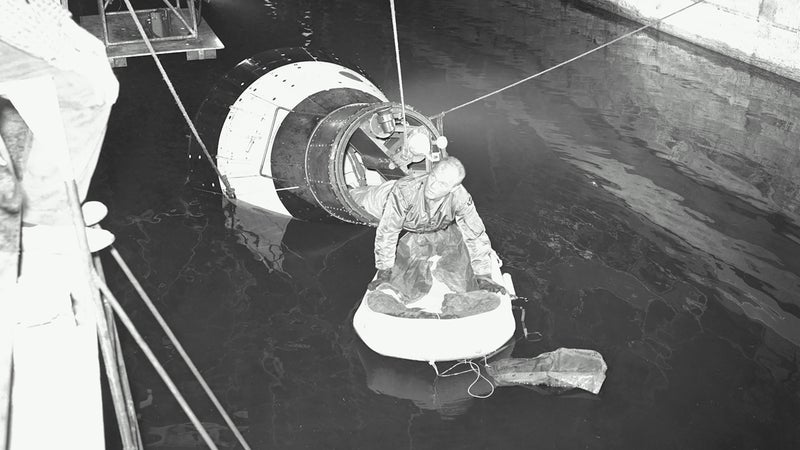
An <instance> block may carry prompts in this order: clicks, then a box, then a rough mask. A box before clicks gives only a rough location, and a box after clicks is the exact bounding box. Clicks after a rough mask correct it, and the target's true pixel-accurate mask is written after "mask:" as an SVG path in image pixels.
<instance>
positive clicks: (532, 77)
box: [126, 0, 706, 119]
mask: <svg viewBox="0 0 800 450" xmlns="http://www.w3.org/2000/svg"><path fill="white" fill-rule="evenodd" d="M126 1H127V0H126ZM705 1H706V0H699V1H696V2H694V3H691V4H689V5H687V6H684V7H683V8H681V9H679V10H677V11H674V12H672V13H670V14H667V15H666V16H664V17H662V18H660V19H658V20H656V21H653V22H651V23H649V24H647V25H642V26H641V27H639V28H637V29H635V30H633V31H630V32H628V33H625V34H623V35H622V36H619V37H618V38H615V39H613V40H611V41H608V42H606V43H605V44H603V45H601V46H599V47H596V48H593V49H591V50H588V51H585V52H583V53H581V54H580V55H578V56H575V57H573V58H570V59H568V60H566V61H563V62H561V63H558V64H556V65H555V66H553V67H550V68H548V69H545V70H543V71H541V72H539V73H536V74H534V75H531V76H529V77H527V78H523V79H522V80H519V81H516V82H514V83H511V84H509V85H508V86H505V87H502V88H500V89H497V90H495V91H492V92H489V93H488V94H485V95H482V96H480V97H478V98H475V99H473V100H470V101H468V102H466V103H462V104H460V105H458V106H454V107H452V108H450V109H448V110H446V111H442V112H440V113H439V114H436V115H434V116H431V117H430V118H431V119H436V118H440V117H444V115H445V114H448V113H451V112H453V111H456V110H458V109H461V108H464V107H466V106H469V105H471V104H473V103H475V102H479V101H481V100H483V99H485V98H488V97H491V96H492V95H495V94H499V93H500V92H503V91H505V90H507V89H511V88H512V87H514V86H517V85H520V84H522V83H524V82H526V81H530V80H532V79H534V78H536V77H539V76H541V75H544V74H546V73H547V72H550V71H552V70H555V69H558V68H559V67H562V66H565V65H567V64H569V63H571V62H573V61H575V60H578V59H580V58H583V57H584V56H586V55H589V54H591V53H594V52H596V51H598V50H600V49H603V48H605V47H608V46H609V45H611V44H613V43H615V42H617V41H620V40H622V39H625V38H626V37H628V36H631V35H633V34H636V33H638V32H640V31H642V30H645V29H647V28H650V27H653V26H655V25H657V24H659V23H661V22H663V21H664V20H667V19H669V18H670V17H672V16H674V15H675V14H678V13H680V12H683V11H685V10H687V9H689V8H691V7H692V6H695V5H697V4H700V3H704V2H705Z"/></svg>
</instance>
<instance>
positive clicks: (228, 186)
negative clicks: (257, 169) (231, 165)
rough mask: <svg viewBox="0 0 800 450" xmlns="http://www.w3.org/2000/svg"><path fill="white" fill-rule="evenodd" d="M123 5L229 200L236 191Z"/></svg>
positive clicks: (144, 36) (150, 46)
mask: <svg viewBox="0 0 800 450" xmlns="http://www.w3.org/2000/svg"><path fill="white" fill-rule="evenodd" d="M124 2H125V6H126V7H127V8H128V12H129V13H130V15H131V17H132V18H133V23H134V24H136V29H137V30H139V34H140V35H141V36H142V41H143V42H144V44H145V45H146V46H147V50H148V51H149V52H150V56H152V57H153V60H154V61H155V63H156V67H158V71H159V72H161V77H162V78H163V79H164V83H166V84H167V88H169V92H170V93H171V94H172V97H173V98H174V99H175V104H177V105H178V109H180V110H181V114H182V115H183V118H184V120H186V124H187V125H188V126H189V129H190V130H191V131H192V134H193V135H194V138H195V140H197V143H198V144H199V145H200V148H201V149H202V150H203V154H205V155H206V159H207V160H208V163H209V164H211V167H212V168H213V169H214V172H216V173H217V176H218V177H219V179H220V180H222V184H224V185H225V189H224V191H223V193H224V194H225V197H227V198H228V199H229V200H233V199H235V198H236V192H235V191H234V189H233V187H232V186H231V184H230V183H229V182H228V178H227V177H226V176H225V175H223V174H222V173H221V172H220V171H219V168H218V167H217V165H216V163H214V158H212V157H211V153H209V151H208V148H207V147H206V144H205V142H203V139H202V138H201V137H200V133H198V132H197V128H195V126H194V123H193V122H192V119H191V118H189V114H188V113H187V112H186V108H185V107H184V106H183V102H181V99H180V97H178V93H177V91H175V86H173V84H172V81H171V80H170V79H169V76H168V75H167V72H166V71H165V70H164V66H162V65H161V60H159V59H158V54H157V53H156V51H155V49H154V48H153V44H151V43H150V39H148V38H147V34H146V33H145V31H144V27H143V26H142V23H141V22H140V21H139V18H138V17H137V16H136V12H135V11H134V9H133V6H132V5H131V2H130V0H124Z"/></svg>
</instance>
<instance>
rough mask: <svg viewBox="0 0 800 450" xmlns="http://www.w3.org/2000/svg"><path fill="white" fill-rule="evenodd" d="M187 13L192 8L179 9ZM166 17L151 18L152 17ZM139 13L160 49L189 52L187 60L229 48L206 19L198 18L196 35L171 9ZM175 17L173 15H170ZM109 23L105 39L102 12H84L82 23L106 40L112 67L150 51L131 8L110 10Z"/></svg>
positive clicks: (149, 36)
mask: <svg viewBox="0 0 800 450" xmlns="http://www.w3.org/2000/svg"><path fill="white" fill-rule="evenodd" d="M179 11H180V12H181V14H182V15H183V16H184V17H188V16H189V13H190V12H189V10H188V9H186V8H182V9H180V10H179ZM159 14H160V17H161V18H163V19H164V20H157V21H155V22H154V21H153V20H151V17H157V15H159ZM136 15H137V17H138V18H139V21H140V22H141V23H142V25H143V28H144V29H145V33H146V34H147V37H148V39H150V41H151V44H152V45H153V49H155V51H156V53H158V54H161V53H186V59H187V60H199V59H214V58H216V56H217V50H219V49H223V48H225V46H224V45H223V44H222V41H220V40H219V38H218V37H217V35H216V34H215V33H214V31H213V30H212V29H211V27H209V26H208V24H207V23H206V22H205V21H202V20H200V21H198V22H199V23H198V25H197V33H196V37H194V36H192V35H193V34H194V33H193V30H191V29H189V28H187V27H186V25H185V23H183V22H181V21H180V20H178V19H176V18H175V15H174V14H172V13H171V12H170V11H168V10H163V9H160V10H159V9H148V10H137V11H136ZM170 17H172V18H170ZM106 21H107V23H108V42H106V41H105V39H104V33H103V23H102V18H101V16H99V15H94V16H82V17H81V18H80V24H81V26H82V27H83V28H85V29H86V30H87V31H89V32H90V33H91V34H92V35H94V36H95V37H96V38H98V39H100V40H101V41H103V42H106V52H107V53H108V59H109V61H110V62H111V66H112V67H125V66H127V65H128V62H127V59H128V58H130V57H135V56H146V55H149V54H150V52H149V51H148V50H147V46H146V45H145V43H144V41H142V39H141V35H140V34H139V31H138V30H137V29H136V24H134V22H133V18H132V17H131V16H130V14H129V13H128V12H127V11H120V12H114V13H106Z"/></svg>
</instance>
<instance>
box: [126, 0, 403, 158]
mask: <svg viewBox="0 0 800 450" xmlns="http://www.w3.org/2000/svg"><path fill="white" fill-rule="evenodd" d="M126 1H127V0H126ZM389 7H390V9H391V11H392V34H393V36H394V55H395V60H396V61H397V83H398V84H399V86H400V118H401V123H402V124H403V127H405V125H406V99H405V94H404V93H403V71H402V69H401V66H400V40H399V38H398V36H397V12H396V11H395V8H394V0H389ZM400 139H401V145H402V146H403V147H405V145H406V134H405V133H401V135H400Z"/></svg>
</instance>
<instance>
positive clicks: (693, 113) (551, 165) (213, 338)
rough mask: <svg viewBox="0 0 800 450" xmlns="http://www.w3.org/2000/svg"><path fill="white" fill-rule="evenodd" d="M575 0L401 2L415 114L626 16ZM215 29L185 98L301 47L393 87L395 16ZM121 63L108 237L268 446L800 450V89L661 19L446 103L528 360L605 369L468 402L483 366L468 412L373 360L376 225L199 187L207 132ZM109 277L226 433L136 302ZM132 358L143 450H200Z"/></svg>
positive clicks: (235, 13) (136, 65)
mask: <svg viewBox="0 0 800 450" xmlns="http://www.w3.org/2000/svg"><path fill="white" fill-rule="evenodd" d="M572 3H573V2H555V1H545V0H535V1H523V0H492V1H488V2H487V1H458V2H455V1H450V2H447V1H444V2H436V3H430V2H423V1H421V0H411V1H405V2H398V19H399V28H400V29H399V32H400V39H401V57H402V58H403V69H404V72H403V78H404V81H405V96H406V100H407V102H408V103H409V104H411V105H413V106H414V107H415V108H417V109H418V110H421V111H423V112H426V113H430V114H434V113H436V112H439V111H441V110H443V109H447V108H449V107H451V106H453V105H456V104H459V103H461V102H463V101H466V100H469V99H472V98H474V97H477V96H478V95H481V94H483V93H485V92H488V91H491V90H493V89H496V88H498V87H501V86H503V85H506V84H508V83H510V82H513V81H516V80H518V79H520V78H522V77H524V76H526V75H528V74H531V73H535V72H538V71H539V70H542V69H544V68H547V67H550V66H552V65H554V64H556V63H558V62H561V61H563V60H565V59H568V58H570V57H572V56H574V55H576V54H579V53H581V52H583V51H585V50H588V49H590V48H592V47H594V46H596V45H598V44H599V43H602V42H607V41H608V40H610V39H613V38H614V37H615V36H618V35H620V34H622V33H624V32H627V31H629V30H631V29H633V27H635V25H633V24H632V23H630V22H627V21H624V20H622V19H618V18H616V17H613V16H610V15H607V14H597V12H596V11H592V10H586V9H580V8H577V7H575V6H573V5H572ZM204 16H205V17H206V20H208V22H209V23H210V24H211V26H212V27H213V28H214V29H215V30H216V31H217V33H218V34H219V35H220V36H221V38H222V39H223V41H224V42H225V43H226V45H227V48H226V50H224V51H223V52H221V53H220V55H219V56H220V59H218V60H216V61H202V62H192V63H186V62H185V61H182V60H181V59H179V58H176V57H170V56H167V57H165V58H164V61H165V65H166V67H167V71H168V72H169V73H170V75H171V76H172V77H173V79H174V81H175V84H176V86H178V90H179V93H180V94H181V96H182V98H183V99H184V101H185V102H186V105H187V109H188V110H189V111H194V110H196V107H197V106H198V105H199V104H200V102H201V101H202V100H203V98H204V96H205V95H206V94H207V93H208V91H209V89H210V88H211V86H212V85H213V83H214V81H215V80H216V79H218V78H219V77H220V76H221V74H223V73H224V72H226V71H227V70H229V69H230V68H231V67H233V66H234V65H235V64H236V63H237V62H238V61H239V60H241V59H242V58H245V57H247V56H249V55H251V54H253V53H257V52H259V51H262V50H264V49H266V48H272V47H283V46H303V45H308V46H318V47H323V48H325V49H327V50H330V51H332V52H333V53H335V54H337V55H338V56H340V57H341V58H343V59H344V60H349V61H353V62H354V63H356V64H358V65H359V66H360V67H362V68H363V69H364V70H365V71H366V72H367V73H368V74H370V76H371V77H372V79H373V80H374V81H375V83H376V84H377V85H378V86H379V87H381V88H382V89H383V90H384V92H386V94H387V96H389V98H393V99H396V98H398V97H399V95H398V90H397V80H396V73H395V71H394V70H395V69H394V55H393V51H392V38H391V34H390V31H391V30H390V27H389V11H388V5H383V4H381V3H380V2H378V3H376V2H355V1H339V2H327V1H323V0H305V1H291V2H290V1H282V0H271V1H266V0H265V1H260V2H256V1H245V2H233V1H232V0H220V1H215V2H212V3H211V4H210V5H205V6H204ZM365 36H366V37H367V38H364V37H365ZM116 73H117V76H118V77H119V79H120V82H121V86H122V90H121V93H120V100H119V102H118V104H117V106H116V107H115V110H114V112H113V113H112V117H111V122H110V124H109V132H108V137H107V139H106V144H105V147H104V151H103V155H102V157H101V161H100V165H99V167H98V171H97V174H96V177H95V180H94V184H93V187H92V191H91V193H90V196H92V198H95V199H99V200H102V201H104V202H106V203H107V204H108V205H109V207H110V210H111V213H110V216H109V220H108V223H107V224H106V226H107V227H108V228H109V229H111V230H112V231H113V232H115V234H116V236H117V243H116V246H117V248H118V249H119V250H120V252H121V253H122V254H123V256H125V257H126V259H127V260H128V261H129V263H130V264H131V266H132V267H133V269H134V271H135V273H136V274H137V275H138V276H139V278H140V279H141V280H142V282H143V284H144V286H145V288H146V289H147V290H148V292H149V293H150V294H151V295H152V297H153V298H154V299H155V300H156V302H157V304H158V306H159V307H160V308H161V310H162V311H163V313H164V314H165V317H166V319H167V321H168V322H169V323H170V324H171V325H172V326H173V327H174V329H175V332H176V334H177V335H178V336H179V337H180V338H181V339H182V341H183V342H184V345H185V346H186V348H187V351H188V352H189V353H190V354H191V355H192V356H193V357H194V359H195V362H196V363H197V365H198V367H199V368H200V369H201V371H202V372H203V374H204V375H205V376H206V377H207V379H208V380H209V383H210V384H211V386H212V388H213V389H214V390H215V392H217V393H219V396H220V398H221V400H222V402H223V404H224V405H225V406H226V408H227V409H228V410H229V411H230V412H231V413H232V414H233V416H234V419H235V421H236V422H237V423H238V424H240V425H241V426H242V428H243V429H244V430H245V436H246V437H247V439H248V440H249V441H250V442H251V445H253V447H254V448H375V447H378V446H380V447H382V448H412V447H413V448H433V447H444V448H523V447H524V448H529V447H533V446H535V447H537V448H665V449H671V448H680V449H684V448H698V449H700V448H702V449H706V448H726V449H727V448H763V449H767V448H769V449H773V448H796V446H797V443H798V442H800V427H798V426H797V423H796V422H797V418H798V417H800V394H798V392H800V389H799V388H800V375H798V374H800V371H799V370H798V368H800V365H799V363H798V344H800V323H798V321H799V320H800V301H799V300H798V295H797V293H798V292H800V256H798V255H800V251H798V250H800V227H798V224H800V189H798V186H800V153H798V152H797V142H800V136H798V134H800V126H798V124H797V117H800V102H798V97H800V95H799V94H800V87H798V85H797V84H796V83H791V82H788V81H786V80H782V79H779V78H777V77H773V76H770V75H767V74H764V73H762V72H760V71H757V70H754V69H752V68H749V67H746V66H743V65H742V64H739V63H736V62H732V61H731V60H728V59H726V58H723V57H721V56H718V55H715V54H712V53H710V52H706V51H703V50H700V49H697V48H695V47H692V46H690V45H688V44H686V43H683V42H680V41H678V40H675V39H672V38H669V37H666V36H663V35H660V34H659V33H657V32H649V33H641V34H638V35H636V36H634V37H631V38H629V39H626V40H624V41H621V42H619V43H616V44H614V45H612V46H610V47H608V48H606V49H604V50H603V51H601V52H597V53H594V54H592V55H590V56H588V57H586V58H584V59H582V60H579V61H577V62H575V63H573V64H570V65H569V66H566V67H564V68H562V69H559V70H558V71H554V72H552V73H550V74H548V75H547V76H545V77H542V78H540V79H538V80H536V81H533V82H530V83H528V84H525V85H523V86H520V87H519V88H515V89H512V90H509V91H507V92H504V93H503V94H500V95H498V96H495V97H492V98H490V99H487V100H486V101H483V102H479V103H478V104H476V105H473V106H470V107H468V108H465V109H463V110H459V111H457V112H455V113H452V114H450V115H448V116H447V117H446V119H445V133H446V134H447V136H448V138H449V140H450V142H451V144H450V148H449V150H450V151H451V152H452V153H453V154H455V155H456V156H458V157H459V158H461V159H462V161H463V162H464V163H465V165H466V167H467V173H468V175H467V179H466V181H465V183H466V185H467V188H468V189H469V191H470V192H471V193H472V194H473V197H474V198H475V202H476V205H477V207H478V211H479V212H480V213H481V215H482V217H483V218H484V220H485V222H486V224H487V229H488V231H489V234H490V237H491V238H492V240H493V244H494V246H495V248H496V249H497V250H498V253H499V254H500V255H501V256H502V257H503V260H504V263H505V266H506V269H507V270H508V271H510V272H511V274H512V276H513V277H514V279H515V283H516V286H517V291H518V292H519V293H520V294H521V295H526V296H528V297H530V298H531V299H532V300H531V302H530V303H529V304H528V311H527V317H528V320H527V327H528V329H529V330H532V331H533V330H537V331H540V332H541V333H542V335H543V340H542V341H540V342H536V343H531V342H524V341H520V342H518V343H517V345H516V347H515V348H514V355H515V356H520V357H525V356H533V355H536V354H539V353H541V352H545V351H550V350H553V349H555V348H557V347H561V346H564V347H578V348H589V349H594V350H597V351H599V352H601V353H602V354H603V356H604V357H605V359H606V362H607V363H608V367H609V370H608V378H607V379H606V383H605V385H604V387H603V390H602V391H601V393H600V395H599V396H598V397H594V398H593V399H592V400H589V399H585V398H564V397H562V396H546V395H541V394H540V393H538V392H535V391H533V390H529V389H524V388H502V389H499V390H498V391H497V392H495V393H494V395H493V396H492V397H490V398H489V399H486V400H474V399H471V398H466V397H463V396H461V397H460V396H459V395H458V391H460V389H461V387H463V386H462V384H463V383H461V382H462V381H464V382H466V384H467V385H468V384H469V382H471V378H469V377H467V378H465V379H464V380H458V382H457V383H456V384H453V385H448V387H447V389H445V390H444V391H441V392H439V393H440V394H443V393H444V392H445V391H446V392H447V395H450V394H452V395H453V396H452V398H453V399H455V400H458V399H461V400H466V401H463V402H461V400H458V401H455V400H454V403H453V405H454V406H453V408H451V409H450V410H449V411H451V412H453V411H455V412H457V413H458V414H448V413H445V414H442V413H441V411H437V412H433V411H432V410H431V407H432V405H435V404H436V403H435V400H431V397H430V395H431V393H432V392H433V391H432V390H431V388H430V385H429V384H428V381H429V378H428V377H429V376H430V372H426V371H423V369H427V370H430V368H429V367H427V366H424V367H422V368H420V366H419V365H410V366H409V365H407V364H405V363H403V362H398V361H384V360H382V358H380V357H377V355H374V354H370V353H365V352H364V350H365V349H364V348H363V344H360V343H359V342H358V339H357V337H356V336H355V333H354V331H353V330H352V326H351V324H350V320H351V316H352V312H353V310H354V308H355V307H356V306H357V302H358V300H359V299H360V298H361V296H362V294H363V290H364V287H365V285H366V283H367V282H368V280H369V279H370V278H371V277H372V275H373V271H374V269H373V266H372V264H373V256H372V238H373V237H374V234H373V231H371V230H369V229H365V228H359V227H356V226H350V225H324V224H309V223H302V222H296V221H292V222H287V221H286V220H284V219H279V218H275V217H273V216H267V215H264V214H263V213H258V212H256V211H254V210H252V209H247V208H237V210H236V211H235V214H232V212H231V211H230V210H228V209H226V208H224V207H223V205H222V201H221V199H220V197H219V196H216V195H210V194H206V193H201V192H197V191H194V190H191V189H189V188H188V187H186V186H185V181H186V176H187V167H188V161H187V159H186V147H187V135H188V131H187V129H186V126H185V125H184V124H183V123H182V122H181V120H182V119H181V117H180V115H179V113H178V112H177V110H176V108H175V107H174V105H173V104H172V100H171V99H170V98H169V96H168V94H167V91H166V89H163V85H162V82H161V79H160V76H159V75H158V73H157V71H156V70H155V68H153V67H152V62H151V61H149V60H145V59H140V60H136V59H133V60H131V61H130V66H129V67H128V68H126V69H118V70H117V72H116ZM109 265H110V264H109ZM108 273H109V278H110V282H111V284H112V287H114V288H115V290H117V291H118V292H119V295H120V297H121V298H122V299H123V300H124V302H125V303H126V306H127V308H128V309H129V310H130V311H131V314H132V315H133V317H134V320H135V321H136V323H137V324H138V325H139V326H140V328H141V330H142V332H143V334H144V335H145V336H146V338H147V339H148V341H149V342H150V343H151V344H153V345H154V346H156V347H157V348H158V350H159V351H158V353H159V356H161V357H162V359H163V360H164V361H165V364H166V367H167V370H168V371H169V372H170V373H172V374H173V375H174V376H175V378H176V379H177V381H178V384H179V387H180V388H181V389H182V390H183V391H184V393H185V394H186V395H187V397H188V398H189V401H190V403H191V404H192V405H193V406H195V407H196V408H197V411H198V413H199V415H200V416H201V417H202V419H203V420H204V421H205V422H207V423H208V424H209V425H210V427H211V429H212V432H213V433H214V435H215V436H217V440H218V442H220V443H221V445H222V447H223V448H229V447H230V446H232V445H233V444H232V443H233V439H232V436H231V435H230V433H228V432H226V431H225V430H224V429H223V427H222V426H221V424H222V421H221V420H220V419H219V418H218V417H217V416H216V414H215V413H213V411H212V409H211V407H210V405H209V404H208V403H207V402H206V401H205V400H204V399H203V396H202V393H201V391H200V389H199V387H197V386H196V385H195V383H193V382H192V381H191V378H190V375H189V374H188V371H186V370H185V369H183V368H182V367H181V364H180V363H179V362H178V360H177V359H176V355H175V353H174V349H171V348H170V346H169V345H167V344H166V342H165V341H163V340H162V337H161V334H160V333H159V332H157V330H156V328H155V325H154V323H153V322H152V321H151V320H150V319H149V318H148V317H147V315H146V314H145V313H144V309H142V308H141V306H140V305H139V304H138V303H137V302H136V301H135V297H134V295H133V294H134V293H133V291H132V290H131V289H130V288H128V287H126V285H125V283H123V282H122V277H121V275H120V274H119V273H118V272H116V271H115V270H113V268H111V267H109V269H108ZM398 338H400V337H398ZM162 343H164V344H163V345H162ZM126 348H127V349H128V350H127V352H128V354H127V357H128V359H127V361H128V363H129V365H130V372H131V377H132V382H133V385H134V389H135V391H136V392H135V395H136V397H137V400H138V401H140V402H141V403H140V408H139V410H140V412H141V420H142V423H143V430H144V432H145V434H146V441H147V442H149V445H148V447H149V448H188V447H193V446H194V445H195V443H196V442H199V441H198V437H197V435H196V434H195V433H194V432H193V431H192V430H191V427H190V426H188V425H187V422H188V421H187V420H186V418H185V417H184V415H183V414H182V412H181V411H180V409H179V408H178V406H177V405H176V403H175V402H174V400H172V399H171V397H170V395H169V393H168V392H167V391H166V389H165V388H164V387H163V386H162V383H161V382H160V381H159V380H158V379H157V377H156V375H155V373H154V371H153V370H152V369H151V368H150V367H149V366H148V364H147V362H146V361H145V359H144V358H143V357H142V355H141V353H140V352H139V351H138V350H136V349H135V348H134V347H133V345H132V343H128V345H127V346H126ZM367 352H368V351H367ZM409 367H410V369H409ZM442 381H443V380H439V381H437V382H436V383H437V385H438V383H441V382H442ZM451 386H452V392H451V390H450V389H451ZM379 392H380V393H379ZM461 392H462V394H463V391H461ZM393 394H395V395H393ZM439 399H440V400H441V399H442V397H439ZM459 402H461V403H459ZM434 409H435V408H434ZM445 409H446V408H445Z"/></svg>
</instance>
